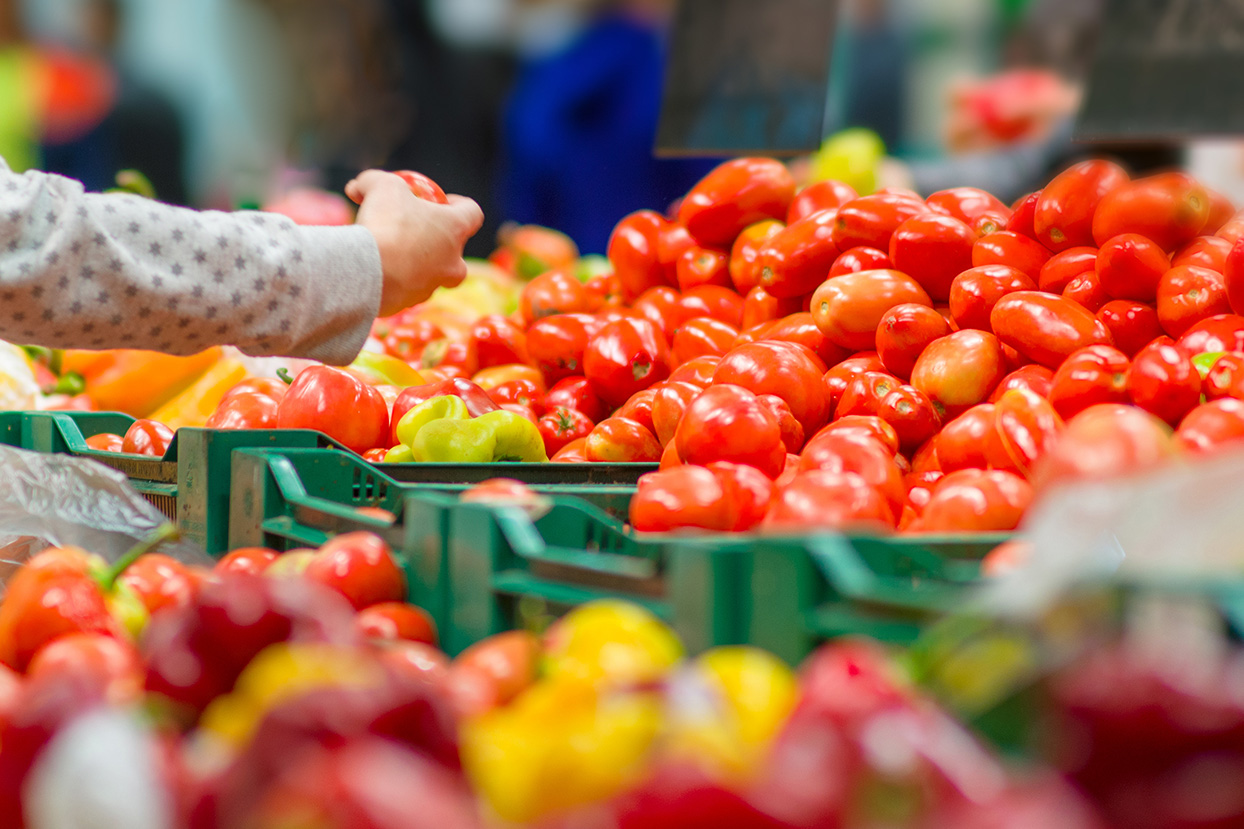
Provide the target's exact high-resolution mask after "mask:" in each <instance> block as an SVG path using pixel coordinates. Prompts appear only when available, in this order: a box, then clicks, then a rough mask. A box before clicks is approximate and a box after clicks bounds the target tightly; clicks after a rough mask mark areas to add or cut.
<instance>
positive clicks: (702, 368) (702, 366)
mask: <svg viewBox="0 0 1244 829" xmlns="http://www.w3.org/2000/svg"><path fill="white" fill-rule="evenodd" d="M719 365H721V358H720V357H707V356H706V357H695V358H694V359H691V360H688V361H687V362H685V363H683V364H682V365H680V366H679V367H678V368H676V369H674V370H673V371H672V372H670V376H669V379H670V381H671V382H672V381H674V380H681V381H683V382H686V383H691V384H692V385H694V386H699V387H700V388H702V389H706V388H708V387H709V386H710V385H712V383H713V375H714V374H716V373H717V367H718V366H719Z"/></svg>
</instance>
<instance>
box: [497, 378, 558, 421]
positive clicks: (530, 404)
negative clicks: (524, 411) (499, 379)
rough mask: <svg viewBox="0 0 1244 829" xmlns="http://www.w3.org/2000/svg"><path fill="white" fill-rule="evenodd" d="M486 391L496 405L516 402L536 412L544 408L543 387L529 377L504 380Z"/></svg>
mask: <svg viewBox="0 0 1244 829" xmlns="http://www.w3.org/2000/svg"><path fill="white" fill-rule="evenodd" d="M486 391H487V392H488V396H489V397H491V398H492V402H494V403H496V404H497V405H498V406H504V405H505V404H506V403H517V404H518V405H520V406H526V407H527V408H529V409H531V410H532V411H533V412H536V413H539V412H541V411H543V410H544V402H543V401H544V389H543V388H542V387H541V386H539V385H537V384H536V383H534V382H532V381H531V380H529V379H517V380H506V381H505V382H503V383H498V384H497V385H495V386H493V387H492V388H491V389H487V390H486Z"/></svg>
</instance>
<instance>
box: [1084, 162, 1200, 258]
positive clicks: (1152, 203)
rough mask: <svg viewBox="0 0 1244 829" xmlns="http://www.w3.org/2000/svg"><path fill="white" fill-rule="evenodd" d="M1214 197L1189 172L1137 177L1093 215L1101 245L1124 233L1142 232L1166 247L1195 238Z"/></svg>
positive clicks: (1109, 195)
mask: <svg viewBox="0 0 1244 829" xmlns="http://www.w3.org/2000/svg"><path fill="white" fill-rule="evenodd" d="M1209 208H1210V199H1209V193H1208V192H1207V191H1206V189H1205V187H1203V186H1202V185H1201V184H1200V183H1199V182H1198V181H1197V180H1196V179H1194V178H1192V176H1189V175H1187V174H1186V173H1159V174H1158V175H1154V176H1147V177H1145V178H1141V179H1136V180H1135V181H1131V182H1128V183H1126V184H1123V185H1121V186H1119V187H1116V188H1115V189H1114V190H1112V191H1111V192H1109V193H1107V194H1106V195H1105V196H1104V197H1103V198H1102V200H1101V202H1100V203H1099V204H1098V205H1097V212H1096V213H1095V214H1094V215H1093V239H1094V240H1096V242H1097V244H1098V245H1102V244H1105V242H1106V240H1108V239H1111V238H1113V237H1115V236H1118V235H1119V234H1120V233H1139V234H1140V235H1142V236H1146V237H1148V238H1149V239H1152V240H1153V241H1154V242H1156V243H1157V244H1158V246H1159V247H1161V248H1162V249H1163V250H1167V251H1169V250H1174V249H1176V248H1178V247H1179V246H1180V245H1183V244H1185V243H1186V242H1188V241H1190V240H1191V239H1193V238H1195V237H1196V236H1197V234H1199V233H1200V232H1201V229H1202V228H1204V227H1205V223H1206V222H1207V221H1208V220H1209Z"/></svg>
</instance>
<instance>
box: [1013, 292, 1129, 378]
mask: <svg viewBox="0 0 1244 829" xmlns="http://www.w3.org/2000/svg"><path fill="white" fill-rule="evenodd" d="M989 322H990V327H991V328H992V329H993V331H994V333H995V334H997V335H998V339H999V340H1001V341H1002V342H1004V343H1006V344H1007V345H1009V346H1011V347H1012V348H1014V349H1015V350H1016V351H1018V352H1019V353H1020V354H1023V355H1024V356H1025V357H1027V358H1028V359H1030V360H1032V361H1033V362H1036V363H1040V364H1041V365H1043V366H1046V367H1049V368H1056V367H1057V366H1058V365H1059V364H1060V363H1061V362H1062V361H1063V360H1064V359H1066V358H1067V356H1068V355H1069V354H1071V353H1072V352H1073V351H1077V350H1079V349H1081V348H1084V347H1085V346H1086V345H1097V344H1105V345H1109V344H1110V332H1109V331H1108V330H1107V329H1106V327H1105V326H1104V325H1102V324H1101V322H1099V321H1098V320H1097V318H1096V317H1094V316H1093V315H1092V314H1091V313H1089V312H1088V311H1087V310H1085V309H1084V308H1083V307H1081V306H1080V305H1078V304H1076V303H1075V302H1072V301H1071V300H1069V299H1065V298H1064V297H1060V296H1055V295H1054V294H1046V293H1042V292H1040V291H1018V292H1016V293H1013V294H1008V295H1007V296H1005V297H1003V298H1002V299H1001V300H999V302H998V304H997V305H995V306H994V308H993V311H992V313H990V315H989Z"/></svg>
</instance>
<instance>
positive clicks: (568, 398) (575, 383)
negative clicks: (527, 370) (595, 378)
mask: <svg viewBox="0 0 1244 829" xmlns="http://www.w3.org/2000/svg"><path fill="white" fill-rule="evenodd" d="M544 405H545V407H546V408H548V409H550V410H552V409H555V408H557V407H558V406H563V407H565V408H567V409H574V410H575V411H577V412H583V414H585V415H587V417H588V419H589V420H592V421H597V420H600V419H601V418H603V417H604V416H605V415H607V414H608V413H609V410H608V407H607V406H606V405H605V402H604V401H603V400H601V399H600V396H599V395H598V394H597V393H596V390H595V389H594V388H592V384H591V383H589V382H588V379H587V378H586V377H566V378H563V379H561V380H558V381H557V383H555V384H554V385H553V388H551V389H549V391H548V393H547V394H546V395H544Z"/></svg>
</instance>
